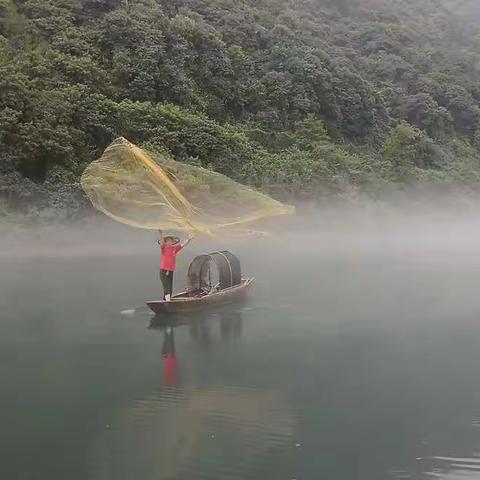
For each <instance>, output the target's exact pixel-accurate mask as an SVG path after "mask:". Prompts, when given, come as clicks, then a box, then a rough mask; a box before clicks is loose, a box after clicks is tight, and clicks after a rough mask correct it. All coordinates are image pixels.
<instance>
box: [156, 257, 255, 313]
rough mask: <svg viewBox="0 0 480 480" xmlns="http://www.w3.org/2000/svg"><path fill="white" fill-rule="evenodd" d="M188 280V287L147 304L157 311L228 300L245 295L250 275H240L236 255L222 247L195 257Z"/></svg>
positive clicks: (251, 279) (194, 307) (169, 310)
mask: <svg viewBox="0 0 480 480" xmlns="http://www.w3.org/2000/svg"><path fill="white" fill-rule="evenodd" d="M212 267H213V268H212ZM188 281H189V287H188V289H187V290H186V291H185V292H182V293H178V294H177V295H174V296H173V297H172V299H171V300H170V301H169V302H166V301H165V300H153V301H150V302H147V305H148V306H149V307H150V309H151V310H152V311H153V312H155V313H156V314H160V313H171V312H177V311H185V310H194V309H197V308H199V307H204V306H208V305H218V304H222V303H226V302H231V301H233V300H236V299H239V298H242V297H244V296H245V295H246V293H247V292H248V290H249V288H250V286H251V285H252V283H253V281H254V278H242V272H241V267H240V262H239V260H238V258H237V257H236V256H235V255H233V254H232V253H230V252H228V251H226V250H224V251H222V252H213V253H210V254H208V255H199V256H198V257H195V258H194V259H193V261H192V263H191V264H190V267H189V269H188Z"/></svg>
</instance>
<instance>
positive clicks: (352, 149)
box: [0, 0, 480, 210]
mask: <svg viewBox="0 0 480 480" xmlns="http://www.w3.org/2000/svg"><path fill="white" fill-rule="evenodd" d="M479 12H480V10H479V9H478V7H477V6H476V1H475V0H415V1H414V0H351V1H345V0H343V1H342V0H301V1H293V0H258V1H253V0H245V1H233V0H208V1H207V0H137V1H135V2H130V1H128V0H0V163H1V165H0V198H2V199H3V200H6V201H7V203H10V204H14V203H16V204H21V205H29V202H30V200H29V199H32V198H34V197H35V196H36V198H39V199H40V200H39V201H40V203H42V202H43V203H42V205H43V204H45V205H52V203H53V204H55V202H57V203H59V202H60V203H62V202H66V201H67V200H66V199H67V198H69V199H70V200H71V198H74V197H75V198H77V197H78V198H80V196H81V195H80V194H79V193H78V179H79V176H80V173H81V171H82V170H83V169H84V167H85V166H86V165H87V164H88V163H90V162H91V161H92V160H94V159H95V158H98V157H99V156H100V154H101V152H102V151H103V149H104V148H105V147H106V146H107V145H108V144H109V143H110V141H111V140H112V139H113V138H115V137H117V136H124V137H126V138H128V139H129V140H131V141H133V142H135V143H137V144H140V145H143V146H146V147H148V148H149V149H151V150H158V151H168V152H169V153H170V154H172V155H173V156H174V157H175V158H176V159H177V160H179V161H181V162H187V163H193V164H197V165H201V166H203V167H207V168H211V169H213V170H216V171H219V172H221V173H224V174H226V175H228V176H230V177H232V178H234V179H236V180H240V181H242V182H244V183H248V184H251V185H254V186H256V187H258V188H260V189H263V190H265V191H267V192H270V193H273V194H274V195H276V196H279V197H282V196H283V197H285V196H288V197H291V198H317V197H318V196H319V195H321V196H323V195H330V194H341V193H342V191H345V189H349V191H351V189H352V188H355V189H368V188H371V187H372V186H374V185H375V184H378V183H382V182H389V183H392V184H395V185H404V184H407V183H409V182H415V181H426V179H428V181H437V182H459V181H461V182H468V181H476V180H477V178H478V177H479V175H480V151H479V148H480V83H479V82H478V79H479V78H480V23H479V20H480V13H479ZM69 189H70V190H69ZM55 192H56V193H57V194H58V192H65V193H64V194H63V196H61V197H58V195H56V194H55ZM69 192H70V193H69ZM34 193H35V195H34ZM59 198H60V200H59ZM25 199H27V200H25ZM67 203H68V202H67ZM0 210H1V209H0Z"/></svg>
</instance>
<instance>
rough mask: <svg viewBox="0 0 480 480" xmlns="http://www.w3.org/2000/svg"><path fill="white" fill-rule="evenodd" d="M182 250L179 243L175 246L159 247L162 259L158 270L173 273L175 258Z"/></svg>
mask: <svg viewBox="0 0 480 480" xmlns="http://www.w3.org/2000/svg"><path fill="white" fill-rule="evenodd" d="M182 248H183V247H182V245H180V244H179V243H177V244H176V245H165V244H163V245H162V247H161V249H162V259H161V261H160V268H161V269H162V270H168V271H169V272H173V271H174V270H175V257H176V256H177V253H178V252H179V251H180V250H181V249H182Z"/></svg>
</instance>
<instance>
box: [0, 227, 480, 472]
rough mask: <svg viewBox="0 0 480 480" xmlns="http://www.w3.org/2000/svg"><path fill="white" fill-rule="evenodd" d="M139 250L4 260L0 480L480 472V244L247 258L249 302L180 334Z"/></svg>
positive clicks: (277, 251) (267, 252)
mask: <svg viewBox="0 0 480 480" xmlns="http://www.w3.org/2000/svg"><path fill="white" fill-rule="evenodd" d="M142 238H143V237H142ZM144 240H145V243H144V244H141V245H140V247H139V248H133V247H132V248H130V247H131V245H130V246H129V248H120V246H119V245H111V246H110V247H108V248H107V249H106V250H104V251H100V252H99V251H96V252H93V253H92V252H91V251H88V252H86V251H85V250H82V249H79V250H77V253H76V254H75V252H73V253H72V251H70V253H68V254H61V251H60V250H59V251H58V252H55V249H53V250H51V251H50V253H49V254H48V255H45V252H43V254H41V255H35V254H32V252H30V253H29V254H20V255H16V256H15V255H4V256H3V257H2V259H1V262H2V269H1V272H0V292H1V294H0V307H1V310H0V312H1V321H0V378H1V384H0V388H1V392H0V393H1V395H0V415H1V418H2V421H1V429H0V451H1V452H2V455H1V461H0V478H2V479H3V478H5V479H10V480H13V479H22V480H23V479H32V480H52V479H69V480H75V479H82V480H85V479H92V480H93V479H102V480H103V479H105V480H110V479H111V480H114V479H115V480H134V479H142V480H149V479H152V480H153V479H155V480H163V479H178V480H189V479H192V480H194V479H208V480H214V479H242V480H247V479H252V480H253V479H254V480H260V479H262V480H263V479H286V480H291V479H297V480H316V479H319V478H324V479H329V480H330V479H340V480H343V479H345V480H352V479H361V480H375V479H379V480H384V479H397V478H411V479H427V478H440V479H448V480H453V479H476V478H480V428H479V427H480V348H479V347H480V315H479V314H480V296H479V294H478V285H479V280H480V255H479V254H478V253H476V246H475V245H474V244H472V243H471V242H469V243H468V248H466V246H465V244H462V245H461V246H459V245H457V244H455V245H452V244H451V243H448V242H446V243H440V244H435V245H430V248H428V249H425V247H426V244H425V243H424V244H422V247H421V248H422V250H421V251H419V250H418V245H419V244H418V243H416V242H415V241H413V240H412V239H410V242H409V243H408V244H407V243H404V242H400V244H399V243H398V237H397V236H392V237H389V238H385V237H382V238H374V239H373V240H372V238H371V237H369V238H368V239H366V238H363V239H362V238H356V239H351V238H350V239H349V240H348V242H347V245H346V246H345V245H344V246H342V242H332V241H331V239H328V238H323V239H319V238H317V237H308V236H307V237H305V238H304V239H303V240H302V241H301V242H296V241H291V239H290V240H279V241H277V243H274V244H272V243H269V242H268V241H265V242H263V243H260V244H259V245H257V246H256V247H255V249H253V250H252V249H251V248H250V247H249V246H248V245H242V246H237V247H235V248H233V250H234V251H237V253H239V255H240V257H241V260H242V262H243V264H244V270H245V272H246V273H249V274H252V275H255V276H256V285H255V288H254V290H253V292H252V297H251V299H250V301H249V302H248V303H245V304H240V305H235V306H231V307H228V308H226V307H223V308H221V309H218V310H214V311H210V312H204V313H202V314H196V315H190V316H180V317H177V319H176V321H175V322H174V323H171V322H168V321H167V322H152V319H151V316H150V314H149V313H148V311H147V310H146V309H145V308H144V307H143V303H144V301H145V300H147V299H151V298H156V297H158V295H159V289H160V287H159V285H158V272H157V263H158V259H157V252H156V250H155V246H154V243H153V242H152V244H151V245H150V243H148V241H149V240H148V241H147V240H146V239H143V240H142V241H144ZM352 245H356V247H355V248H353V247H352ZM117 247H118V248H117ZM202 248H203V247H202V246H200V245H197V246H194V247H192V249H191V250H190V251H188V252H185V253H184V258H183V259H182V261H181V264H180V267H179V272H178V274H177V279H176V281H177V286H178V287H180V286H181V284H182V283H184V282H183V280H182V278H181V277H182V274H184V273H185V268H186V265H187V264H188V261H189V260H190V259H191V258H192V257H193V255H194V254H195V253H198V252H200V251H201V250H202ZM55 253H57V254H55ZM128 309H135V314H134V315H124V314H121V313H120V312H121V311H122V310H128Z"/></svg>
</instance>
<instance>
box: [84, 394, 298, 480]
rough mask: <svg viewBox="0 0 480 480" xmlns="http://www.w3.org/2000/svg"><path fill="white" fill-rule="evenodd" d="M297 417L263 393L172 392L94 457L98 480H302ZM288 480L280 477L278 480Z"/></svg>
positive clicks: (121, 424)
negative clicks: (295, 468)
mask: <svg viewBox="0 0 480 480" xmlns="http://www.w3.org/2000/svg"><path fill="white" fill-rule="evenodd" d="M295 425H296V414H295V412H294V411H293V409H292V407H291V404H290V402H289V399H288V398H286V397H285V395H283V394H281V393H280V392H278V391H274V390H262V389H257V388H255V389H254V388H240V387H218V388H191V389H180V388H166V389H159V390H157V391H156V392H154V393H152V394H151V395H148V396H147V397H145V398H142V399H138V400H136V401H134V402H133V403H132V405H131V406H130V407H129V408H127V409H126V410H125V411H123V412H122V413H121V414H120V415H119V418H118V420H117V421H116V422H115V423H114V424H113V425H112V426H111V427H110V428H109V429H108V430H107V429H106V430H105V432H104V433H103V434H102V435H101V437H100V438H99V439H98V441H97V442H96V443H95V445H94V447H93V448H92V451H91V454H90V469H91V478H92V479H102V480H103V479H110V478H114V477H115V478H116V479H117V480H120V479H123V478H124V479H127V478H139V477H138V475H139V471H140V472H142V478H156V479H159V480H160V479H182V480H189V479H203V478H205V479H209V480H215V479H225V478H228V479H237V478H238V479H243V480H247V479H250V478H251V479H258V478H277V476H278V475H280V474H281V477H282V478H294V475H293V472H291V469H292V464H293V462H292V458H293V455H294V454H295V443H296V439H295ZM278 478H280V477H278Z"/></svg>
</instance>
